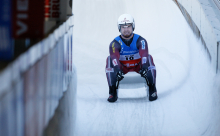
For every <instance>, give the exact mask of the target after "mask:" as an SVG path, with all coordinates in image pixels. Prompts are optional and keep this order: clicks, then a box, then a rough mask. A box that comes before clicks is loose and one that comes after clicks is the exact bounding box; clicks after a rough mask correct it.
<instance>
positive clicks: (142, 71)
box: [139, 69, 147, 79]
mask: <svg viewBox="0 0 220 136" xmlns="http://www.w3.org/2000/svg"><path fill="white" fill-rule="evenodd" d="M139 73H140V74H141V77H143V78H145V79H146V78H147V70H146V69H141V70H140V71H139Z"/></svg>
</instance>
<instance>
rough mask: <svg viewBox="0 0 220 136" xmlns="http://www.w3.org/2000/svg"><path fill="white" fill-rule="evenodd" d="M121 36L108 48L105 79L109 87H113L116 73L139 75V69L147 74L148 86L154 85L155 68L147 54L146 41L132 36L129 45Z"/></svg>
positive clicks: (134, 35)
mask: <svg viewBox="0 0 220 136" xmlns="http://www.w3.org/2000/svg"><path fill="white" fill-rule="evenodd" d="M125 43H126V40H125V39H123V38H122V37H121V36H118V37H116V38H115V39H114V40H113V41H112V42H111V43H110V46H109V52H110V56H108V57H107V60H106V69H105V71H106V77H107V80H108V85H109V86H113V85H114V86H115V85H116V81H117V73H118V72H119V71H122V72H123V73H124V74H126V73H128V72H130V71H135V72H137V73H139V71H140V70H141V69H145V70H146V71H148V72H147V80H148V83H149V84H152V85H153V84H154V85H155V84H156V68H155V65H154V62H153V58H152V56H151V55H150V54H149V53H148V44H147V41H146V40H145V39H144V38H143V37H141V36H140V35H137V34H133V37H132V39H131V41H130V43H127V44H125Z"/></svg>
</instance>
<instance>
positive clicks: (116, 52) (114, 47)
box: [109, 40, 121, 70]
mask: <svg viewBox="0 0 220 136" xmlns="http://www.w3.org/2000/svg"><path fill="white" fill-rule="evenodd" d="M120 51H121V45H120V44H119V43H118V42H117V41H116V40H113V41H112V42H111V44H110V45H109V52H110V57H111V59H112V64H113V66H114V68H116V69H117V70H119V69H120V68H121V63H120V62H119V58H120Z"/></svg>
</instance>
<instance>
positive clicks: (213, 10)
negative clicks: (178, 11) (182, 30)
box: [178, 0, 220, 69]
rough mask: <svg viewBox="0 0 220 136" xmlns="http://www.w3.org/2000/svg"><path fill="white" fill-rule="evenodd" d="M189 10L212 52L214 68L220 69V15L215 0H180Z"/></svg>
mask: <svg viewBox="0 0 220 136" xmlns="http://www.w3.org/2000/svg"><path fill="white" fill-rule="evenodd" d="M178 2H179V3H180V4H181V5H182V6H183V7H184V8H185V9H186V10H187V12H188V13H189V15H190V16H191V17H192V19H193V21H194V22H195V24H196V25H197V27H198V28H199V30H200V32H201V35H202V36H203V38H204V40H205V42H206V45H207V48H208V50H209V52H210V54H211V62H212V66H213V69H216V68H217V67H218V69H220V61H219V62H218V63H217V60H220V59H217V42H218V41H220V29H219V27H220V21H219V20H218V16H220V10H219V14H218V11H217V6H216V5H215V3H214V2H213V0H178ZM218 56H220V55H218ZM217 65H218V66H217Z"/></svg>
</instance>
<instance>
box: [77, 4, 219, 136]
mask: <svg viewBox="0 0 220 136" xmlns="http://www.w3.org/2000/svg"><path fill="white" fill-rule="evenodd" d="M73 5H74V17H75V18H74V20H75V23H74V49H73V50H74V60H73V61H74V64H75V66H76V68H77V77H78V83H77V84H78V85H77V86H78V87H77V88H78V89H77V96H76V98H77V107H73V108H76V109H77V110H76V111H77V112H76V121H75V128H73V129H74V133H75V135H76V136H88V135H96V136H200V135H203V136H218V135H220V131H219V128H220V123H219V122H220V101H219V99H220V94H219V90H220V89H219V82H220V80H219V76H216V75H215V71H214V70H213V69H212V68H211V67H210V62H209V60H208V57H207V54H206V53H205V51H204V49H203V46H202V45H201V42H200V40H199V39H197V38H196V37H195V36H194V34H193V32H192V31H191V29H190V27H189V26H188V24H187V22H186V21H185V19H184V17H183V16H182V13H181V12H180V10H179V9H178V7H177V6H176V5H175V3H174V2H173V1H172V0H136V1H133V0H111V1H107V0H93V1H91V0H74V3H73ZM123 13H129V14H131V15H132V16H133V17H134V19H135V22H136V28H135V31H134V33H137V34H140V35H141V36H143V37H144V38H146V40H147V41H148V48H149V53H150V54H151V55H152V56H153V58H154V62H155V65H156V68H157V90H158V96H159V98H158V100H157V101H154V102H149V101H148V100H147V98H146V91H145V88H144V87H143V88H140V89H121V90H120V91H119V99H118V101H117V102H116V103H108V102H107V97H108V85H107V80H106V77H105V63H106V58H107V56H108V55H109V52H108V48H109V44H110V42H111V41H112V40H113V39H114V38H115V37H116V36H117V35H119V34H120V33H119V32H118V29H117V25H116V24H117V19H118V17H119V16H120V15H121V14H123Z"/></svg>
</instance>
